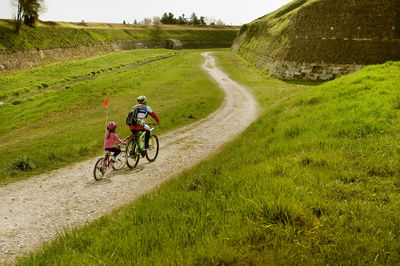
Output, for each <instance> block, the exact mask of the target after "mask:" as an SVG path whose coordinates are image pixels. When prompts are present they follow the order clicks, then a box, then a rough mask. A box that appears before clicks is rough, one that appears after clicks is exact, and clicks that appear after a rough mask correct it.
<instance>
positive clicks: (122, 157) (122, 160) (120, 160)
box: [112, 151, 127, 171]
mask: <svg viewBox="0 0 400 266" xmlns="http://www.w3.org/2000/svg"><path fill="white" fill-rule="evenodd" d="M126 159H127V155H126V151H121V153H120V154H118V156H117V161H116V162H114V164H113V167H112V168H113V169H114V170H115V171H118V170H121V169H122V168H124V166H125V164H126Z"/></svg>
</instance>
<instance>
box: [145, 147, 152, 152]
mask: <svg viewBox="0 0 400 266" xmlns="http://www.w3.org/2000/svg"><path fill="white" fill-rule="evenodd" d="M152 149H153V147H151V146H149V147H147V148H145V149H144V150H145V151H151V150H152Z"/></svg>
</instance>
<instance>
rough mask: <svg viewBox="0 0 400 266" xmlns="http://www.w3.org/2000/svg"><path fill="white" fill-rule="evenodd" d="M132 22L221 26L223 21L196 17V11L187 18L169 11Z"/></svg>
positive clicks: (124, 22)
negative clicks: (159, 15)
mask: <svg viewBox="0 0 400 266" xmlns="http://www.w3.org/2000/svg"><path fill="white" fill-rule="evenodd" d="M123 24H126V21H125V20H124V21H123ZM133 24H142V25H150V24H153V25H159V24H165V25H195V26H204V25H211V26H214V25H217V26H223V25H225V23H224V22H223V21H222V20H220V19H218V20H215V19H214V18H207V17H203V16H200V17H197V15H196V13H192V15H191V16H190V17H189V18H186V17H185V14H182V15H180V16H179V17H175V15H174V14H173V13H171V12H169V13H164V14H163V15H162V17H161V18H160V17H158V16H156V17H153V18H144V19H143V20H142V21H140V22H138V21H137V20H136V19H135V20H134V22H133Z"/></svg>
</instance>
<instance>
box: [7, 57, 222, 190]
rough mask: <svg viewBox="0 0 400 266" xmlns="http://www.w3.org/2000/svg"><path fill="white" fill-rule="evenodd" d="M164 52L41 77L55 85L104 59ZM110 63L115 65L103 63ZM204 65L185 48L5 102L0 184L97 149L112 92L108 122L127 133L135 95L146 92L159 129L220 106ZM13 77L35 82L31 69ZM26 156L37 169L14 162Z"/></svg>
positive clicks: (58, 70) (54, 70)
mask: <svg viewBox="0 0 400 266" xmlns="http://www.w3.org/2000/svg"><path fill="white" fill-rule="evenodd" d="M160 54H161V55H162V54H167V50H164V51H163V50H158V51H153V52H151V51H149V50H147V51H140V50H136V51H131V52H125V53H122V54H117V55H109V56H106V57H102V58H97V59H93V61H92V62H91V63H89V64H81V63H82V62H81V61H78V62H74V63H66V64H64V63H61V64H59V65H55V66H50V67H49V68H45V69H41V70H37V72H39V73H42V75H43V76H42V78H43V80H45V79H48V80H52V81H49V83H51V82H53V81H54V82H56V81H57V77H58V75H59V74H58V73H61V76H62V75H70V73H71V72H73V73H75V71H70V70H69V68H75V66H76V69H77V70H76V71H82V72H83V73H87V72H90V71H91V70H93V69H96V68H98V67H100V66H101V65H103V64H106V65H107V64H108V65H113V64H116V62H124V61H126V62H129V61H131V62H137V61H140V60H143V58H154V57H157V56H159V55H160ZM121 56H123V57H126V59H121V58H120V57H121ZM108 60H109V61H110V62H111V61H112V62H114V63H104V62H107V61H108ZM201 63H202V57H201V56H200V51H185V52H182V53H181V54H179V55H178V56H174V57H171V58H167V59H164V60H160V61H156V62H152V63H149V64H146V65H143V66H140V67H136V68H127V69H124V70H123V71H116V72H112V71H111V72H110V73H108V72H107V73H106V72H105V73H100V74H98V76H97V78H96V79H89V80H85V81H82V82H79V83H75V84H73V85H71V86H65V87H60V88H59V89H55V90H48V91H45V92H44V93H40V94H37V95H35V96H33V97H29V98H26V99H24V100H23V101H22V102H21V103H19V104H16V105H13V104H7V105H0V110H1V111H0V143H1V144H0V162H1V163H0V169H1V170H0V184H6V183H9V182H13V181H16V180H20V179H21V178H27V177H29V176H31V175H34V174H38V173H42V172H45V171H48V170H50V169H55V168H58V167H61V166H64V165H67V164H70V163H73V162H77V161H80V160H83V159H84V158H88V157H93V156H95V155H97V154H99V153H100V152H101V151H102V144H103V138H104V136H103V135H104V127H105V117H106V108H105V107H104V106H102V105H101V104H102V102H103V101H104V100H105V99H106V97H107V93H109V94H110V101H109V117H108V118H109V121H115V122H117V124H118V125H119V127H118V132H119V133H120V135H121V136H122V137H125V136H127V135H128V134H129V129H128V127H127V126H126V125H125V118H126V115H127V113H128V111H129V110H130V109H131V108H132V106H134V105H135V104H136V97H137V96H139V95H142V94H143V95H146V96H148V97H149V101H148V103H149V105H150V106H151V107H152V108H153V110H154V111H155V112H156V113H157V115H158V116H159V118H160V119H161V126H160V127H159V128H158V130H160V131H159V132H160V133H163V132H165V131H166V130H171V129H173V128H176V127H179V126H182V125H184V124H188V123H191V122H193V121H194V120H196V119H199V118H202V117H205V116H206V115H207V114H209V113H211V112H212V111H213V110H215V109H216V108H218V106H219V104H220V103H221V102H222V100H223V93H222V92H221V91H220V90H219V88H218V87H217V85H216V84H215V83H213V82H212V81H210V80H209V78H208V76H207V75H206V73H204V71H202V70H201V69H200V64H201ZM171 65H173V66H174V67H171ZM63 70H64V71H65V73H64V74H62V73H63ZM30 73H36V72H35V71H32V72H30ZM78 73H79V72H78ZM16 76H17V79H18V78H19V79H20V80H19V81H18V82H19V83H20V84H21V86H23V85H22V84H23V83H25V84H30V83H31V82H32V80H35V79H36V77H34V75H29V74H26V75H25V74H16ZM38 76H40V74H38ZM8 77H11V79H14V76H6V77H5V79H7V78H8ZM53 77H56V78H54V79H53ZM39 80H40V79H39ZM0 83H1V82H0ZM5 83H7V82H6V81H5V82H3V84H5ZM22 155H23V156H24V157H25V158H28V159H29V161H30V162H32V165H35V167H32V168H33V169H24V171H21V169H19V168H16V167H13V166H14V165H18V164H19V163H20V158H21V156H22Z"/></svg>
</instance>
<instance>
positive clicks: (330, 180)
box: [19, 52, 400, 265]
mask: <svg viewBox="0 0 400 266" xmlns="http://www.w3.org/2000/svg"><path fill="white" fill-rule="evenodd" d="M217 56H218V62H219V64H220V65H222V66H223V68H224V69H225V71H227V72H228V73H229V74H230V76H231V77H232V78H234V79H236V80H238V81H240V82H241V83H242V84H246V85H247V86H248V87H249V88H250V89H251V90H252V91H253V93H254V95H255V96H256V97H257V99H258V100H259V101H260V103H261V106H262V108H263V110H264V112H263V113H262V115H261V116H260V118H259V120H258V121H257V122H255V123H254V124H253V125H251V126H250V127H249V129H248V130H247V131H245V132H244V134H243V135H242V136H241V137H239V138H238V139H237V140H235V141H234V142H232V143H231V144H230V145H228V146H227V147H226V148H225V149H224V150H223V151H222V152H221V153H219V154H217V155H215V156H214V157H213V158H210V160H208V161H206V162H204V163H202V164H200V165H198V166H197V167H195V168H194V169H192V170H190V171H187V172H186V173H184V174H182V175H181V176H179V177H178V178H176V179H175V180H172V181H170V182H168V183H166V184H165V185H164V186H162V187H161V188H160V189H159V190H157V191H154V192H153V193H150V194H148V195H146V196H144V197H142V198H141V199H140V200H138V201H137V202H135V203H133V204H132V205H130V206H128V207H126V208H123V209H120V210H117V211H115V212H114V213H113V214H112V215H110V216H106V217H103V218H100V219H98V220H97V221H95V222H94V223H93V224H91V225H89V226H86V227H83V228H81V229H78V230H73V231H72V232H69V233H66V234H65V236H62V237H60V238H59V239H57V240H56V241H54V242H53V243H52V244H51V245H48V246H46V247H44V249H43V250H41V251H39V252H37V253H35V254H32V255H31V256H29V257H27V258H25V259H23V260H21V261H20V262H19V264H20V265H49V264H50V265H55V264H57V265H76V264H79V265H83V264H84V265H99V264H100V265H121V264H123V265H193V264H200V265H286V264H301V265H315V264H317V265H321V264H322V265H332V264H333V265H343V264H346V265H348V264H350V265H353V264H356V265H359V264H361V265H365V264H367V265H371V264H378V265H381V264H387V265H396V264H399V262H400V255H399V254H400V253H399V251H400V241H399V237H400V208H399V207H400V194H399V192H400V190H399V185H400V179H399V174H400V169H399V159H400V157H399V153H400V149H399V148H400V144H399V141H398V139H399V137H398V135H399V132H400V131H399V130H400V125H399V117H400V100H399V99H400V97H399V96H400V88H399V87H398V86H399V84H400V80H399V77H400V75H399V74H400V63H399V62H396V63H393V62H391V63H387V64H384V65H379V66H370V67H366V68H364V69H363V70H361V71H359V72H357V73H354V74H352V75H349V76H345V77H342V78H339V79H337V80H335V81H331V82H327V83H324V84H320V85H315V84H314V85H307V84H296V83H285V82H282V81H278V80H274V79H270V78H268V77H266V76H264V75H263V74H262V73H260V72H258V70H256V69H255V68H253V67H251V66H249V65H248V64H247V63H246V62H244V61H242V60H240V59H238V58H237V57H236V56H235V55H232V54H230V53H229V52H219V53H217Z"/></svg>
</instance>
